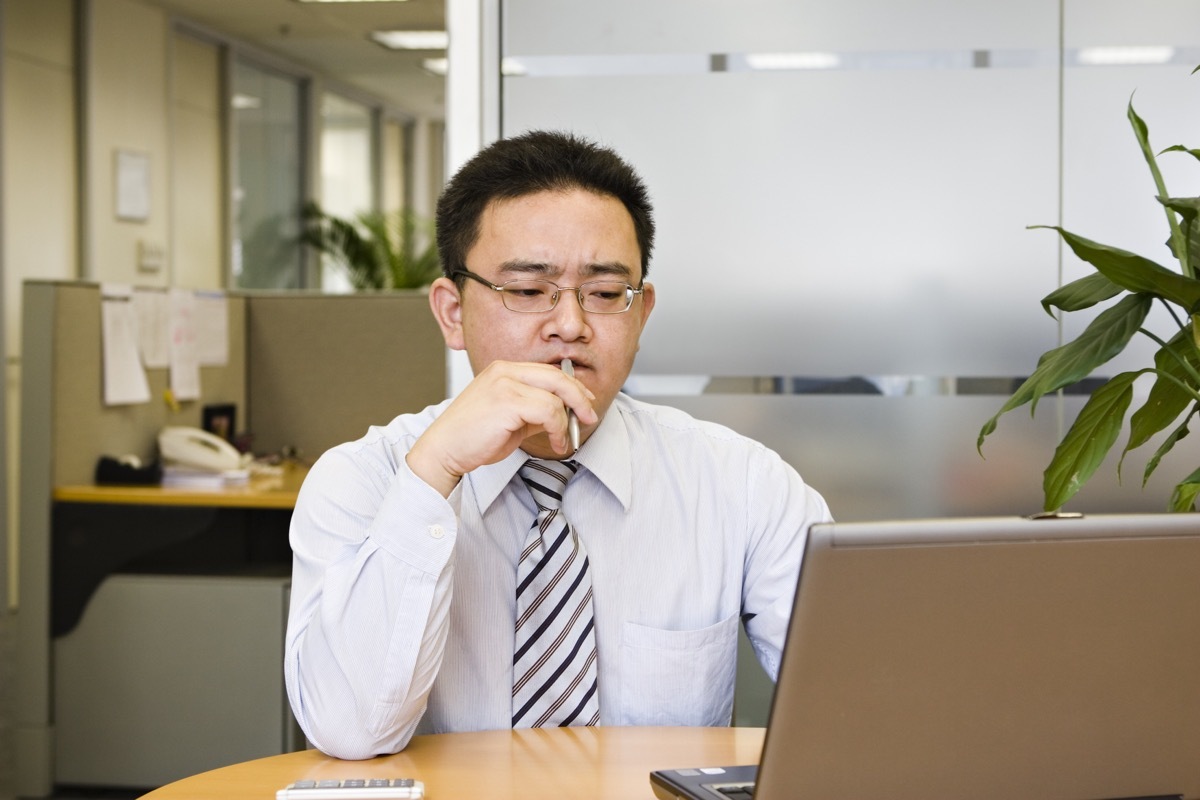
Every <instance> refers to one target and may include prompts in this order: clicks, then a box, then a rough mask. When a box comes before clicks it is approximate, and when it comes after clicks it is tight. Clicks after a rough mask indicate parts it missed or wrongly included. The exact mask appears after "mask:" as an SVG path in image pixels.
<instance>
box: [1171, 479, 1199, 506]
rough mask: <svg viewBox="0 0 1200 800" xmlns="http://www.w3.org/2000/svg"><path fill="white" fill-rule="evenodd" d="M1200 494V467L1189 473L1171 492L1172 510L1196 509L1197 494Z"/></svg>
mask: <svg viewBox="0 0 1200 800" xmlns="http://www.w3.org/2000/svg"><path fill="white" fill-rule="evenodd" d="M1197 495H1200V469H1198V470H1196V471H1195V472H1193V473H1192V474H1191V475H1188V476H1187V477H1186V478H1184V479H1183V480H1182V481H1180V482H1179V484H1178V485H1177V486H1176V487H1175V491H1174V492H1172V493H1171V505H1170V509H1171V510H1172V511H1181V512H1187V511H1195V510H1196V496H1197Z"/></svg>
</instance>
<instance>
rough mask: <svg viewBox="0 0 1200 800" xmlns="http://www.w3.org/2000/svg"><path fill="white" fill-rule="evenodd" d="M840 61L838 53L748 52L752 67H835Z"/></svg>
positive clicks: (747, 59) (748, 60) (749, 64)
mask: <svg viewBox="0 0 1200 800" xmlns="http://www.w3.org/2000/svg"><path fill="white" fill-rule="evenodd" d="M839 63H840V59H838V57H837V54H836V53H747V54H746V65H747V66H749V67H750V69H833V68H834V67H836V66H837V65H838V64H839Z"/></svg>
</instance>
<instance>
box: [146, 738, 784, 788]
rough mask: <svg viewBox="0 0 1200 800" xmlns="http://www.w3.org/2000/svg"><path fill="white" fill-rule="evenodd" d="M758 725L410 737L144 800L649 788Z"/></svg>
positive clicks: (747, 745)
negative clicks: (399, 786) (312, 785)
mask: <svg viewBox="0 0 1200 800" xmlns="http://www.w3.org/2000/svg"><path fill="white" fill-rule="evenodd" d="M764 733H765V731H764V730H763V729H762V728H620V727H611V728H539V729H534V730H516V731H508V730H501V731H481V732H477V733H447V734H440V735H435V736H417V737H414V738H413V740H412V742H410V743H409V746H408V747H407V748H406V749H405V750H404V751H403V752H401V753H397V754H396V755H394V756H382V757H380V758H375V759H371V760H370V761H339V760H337V759H335V758H329V757H328V756H325V755H323V754H321V753H319V752H318V751H316V750H306V751H303V752H299V753H287V754H285V755H280V756H271V757H269V758H260V759H258V760H256V761H247V762H245V763H242V764H234V765H233V766H229V767H223V768H221V769H215V770H212V771H211V772H205V773H202V774H200V775H194V776H192V777H190V778H184V779H183V780H180V781H176V782H174V783H171V784H168V785H166V786H163V787H161V788H159V789H156V790H155V791H153V792H150V793H149V794H147V795H144V797H145V798H146V799H147V800H184V799H185V798H186V799H187V800H198V799H201V798H221V800H242V799H243V798H244V800H264V799H266V798H273V797H274V796H275V792H276V791H277V790H279V789H282V788H283V787H284V786H286V785H288V784H289V783H292V782H293V781H297V780H301V779H304V778H313V779H317V780H320V779H333V778H357V777H362V778H382V777H390V778H402V777H409V778H416V779H418V780H421V781H424V783H425V794H426V796H427V797H428V798H429V800H460V799H466V798H480V800H483V799H484V798H486V800H542V798H563V797H570V798H582V799H583V800H587V798H621V799H622V800H624V799H625V798H628V799H629V800H636V798H653V797H654V791H653V790H652V789H651V788H650V772H651V770H655V769H668V768H674V767H701V766H729V765H732V764H756V763H758V759H759V755H760V753H761V752H762V743H763V735H764Z"/></svg>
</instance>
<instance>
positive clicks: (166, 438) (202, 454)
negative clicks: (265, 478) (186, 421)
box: [158, 425, 251, 472]
mask: <svg viewBox="0 0 1200 800" xmlns="http://www.w3.org/2000/svg"><path fill="white" fill-rule="evenodd" d="M158 450H159V452H160V453H161V454H162V457H163V461H165V462H167V463H168V464H178V465H180V466H184V467H193V468H195V469H205V470H211V471H213V472H224V471H225V470H230V469H241V468H243V467H245V466H246V465H247V464H248V463H249V462H250V458H251V457H250V455H249V454H246V455H243V454H241V453H239V452H238V451H237V450H236V449H235V448H234V446H233V445H231V444H230V443H229V442H227V441H225V440H224V439H222V438H221V437H220V436H217V435H215V434H212V433H209V432H208V431H202V430H200V429H199V428H188V427H184V426H180V425H168V426H167V427H165V428H163V429H162V430H161V431H160V432H159V434H158Z"/></svg>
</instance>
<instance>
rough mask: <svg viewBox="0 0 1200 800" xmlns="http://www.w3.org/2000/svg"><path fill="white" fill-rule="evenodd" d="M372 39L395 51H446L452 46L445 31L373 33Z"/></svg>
mask: <svg viewBox="0 0 1200 800" xmlns="http://www.w3.org/2000/svg"><path fill="white" fill-rule="evenodd" d="M371 38H372V39H374V40H375V41H376V42H379V43H380V44H381V45H383V46H384V47H390V48H391V49H393V50H445V49H446V46H447V45H448V44H450V35H449V34H448V33H446V32H445V31H373V32H372V33H371Z"/></svg>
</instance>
